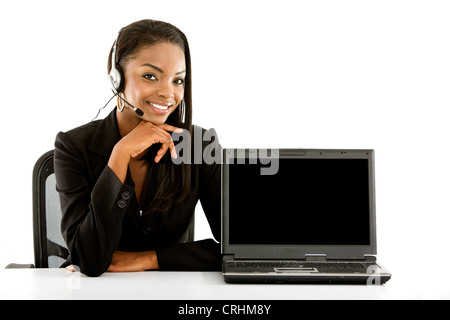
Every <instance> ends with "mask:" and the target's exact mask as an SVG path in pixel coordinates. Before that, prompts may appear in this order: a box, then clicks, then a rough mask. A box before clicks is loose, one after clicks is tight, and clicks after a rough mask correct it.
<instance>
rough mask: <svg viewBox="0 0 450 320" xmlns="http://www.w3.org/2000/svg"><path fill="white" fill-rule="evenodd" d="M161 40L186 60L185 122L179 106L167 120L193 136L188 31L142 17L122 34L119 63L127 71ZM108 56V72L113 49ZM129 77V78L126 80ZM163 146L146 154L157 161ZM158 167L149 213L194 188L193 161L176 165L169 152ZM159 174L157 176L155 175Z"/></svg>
mask: <svg viewBox="0 0 450 320" xmlns="http://www.w3.org/2000/svg"><path fill="white" fill-rule="evenodd" d="M161 42H169V43H172V44H175V45H178V46H179V47H180V48H181V49H182V50H183V51H184V56H185V59H186V77H185V82H184V98H183V100H184V104H185V122H184V123H182V115H181V108H180V107H178V108H177V110H175V112H173V113H172V114H171V115H170V116H169V117H168V118H167V120H166V123H167V124H170V125H172V126H175V127H178V128H183V129H184V130H188V131H189V134H190V136H191V137H192V74H191V55H190V51H189V44H188V41H187V38H186V36H185V35H184V33H183V32H182V31H181V30H180V29H178V28H177V27H175V26H173V25H171V24H170V23H167V22H163V21H157V20H150V19H145V20H140V21H136V22H133V23H131V24H130V25H128V26H126V27H125V28H124V29H123V30H122V32H121V33H120V37H119V41H118V44H117V52H116V58H117V64H118V65H119V67H120V68H121V69H122V70H124V69H125V67H126V64H127V62H128V61H129V60H130V59H132V58H133V56H134V55H135V54H137V52H138V51H139V50H140V49H141V48H143V47H145V46H149V45H154V44H158V43H161ZM113 47H114V44H113V46H112V47H111V51H110V53H109V57H108V73H109V71H110V70H111V56H112V48H113ZM123 80H125V79H123ZM160 147H161V145H160V144H156V145H153V146H151V147H150V148H149V149H148V151H147V153H146V156H145V158H146V160H147V161H154V160H153V159H154V158H155V156H156V152H157V151H158V150H159V148H160ZM154 169H156V170H157V172H155V173H154V174H155V175H156V177H157V181H158V182H159V186H158V187H157V190H156V194H155V195H154V199H152V201H150V202H149V203H148V206H149V207H148V208H146V211H147V212H156V211H159V212H167V211H168V210H169V209H170V207H171V205H172V203H173V202H180V201H182V200H183V199H185V198H186V197H187V195H188V194H189V192H190V188H191V167H190V164H187V163H181V164H179V165H175V164H174V163H173V162H172V160H171V157H170V153H169V152H166V154H165V155H164V157H163V158H162V159H161V160H160V162H159V163H158V164H154ZM154 177H155V176H154Z"/></svg>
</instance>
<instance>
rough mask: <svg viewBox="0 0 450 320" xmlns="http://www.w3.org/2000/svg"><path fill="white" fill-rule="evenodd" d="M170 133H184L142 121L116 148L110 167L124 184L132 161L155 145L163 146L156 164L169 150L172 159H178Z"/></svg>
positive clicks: (111, 157)
mask: <svg viewBox="0 0 450 320" xmlns="http://www.w3.org/2000/svg"><path fill="white" fill-rule="evenodd" d="M169 132H175V133H182V132H183V129H180V128H177V127H174V126H171V125H168V124H165V123H163V124H161V125H158V126H156V125H154V124H153V123H151V122H147V121H141V122H140V123H139V124H138V125H137V126H136V128H134V129H133V130H132V131H131V132H130V133H128V134H127V135H126V136H124V137H123V138H122V139H121V140H120V141H119V142H118V143H117V144H116V145H115V146H114V149H113V151H112V153H111V156H110V158H109V162H108V166H109V167H110V168H111V170H112V171H113V172H114V173H115V174H116V176H117V177H118V178H119V179H120V181H121V182H122V183H124V182H125V179H126V174H127V170H128V164H129V163H130V160H131V159H132V158H135V157H137V156H138V155H140V154H142V153H143V152H145V151H146V150H147V149H148V148H150V146H152V145H153V144H155V143H161V144H162V145H161V148H160V149H159V151H158V153H157V154H156V157H155V162H159V161H160V160H161V158H162V157H163V156H164V154H165V153H166V152H167V150H170V154H171V155H172V158H174V159H176V158H177V153H176V150H175V144H174V143H173V140H172V136H171V135H170V133H169Z"/></svg>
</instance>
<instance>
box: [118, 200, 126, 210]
mask: <svg viewBox="0 0 450 320" xmlns="http://www.w3.org/2000/svg"><path fill="white" fill-rule="evenodd" d="M117 205H118V206H119V208H120V209H123V208H125V207H126V206H127V202H126V201H125V200H123V199H120V200H119V201H117Z"/></svg>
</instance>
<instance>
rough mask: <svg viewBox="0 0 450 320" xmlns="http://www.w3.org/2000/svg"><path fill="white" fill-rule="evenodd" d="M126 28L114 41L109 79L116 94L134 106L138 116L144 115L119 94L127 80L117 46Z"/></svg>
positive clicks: (120, 31)
mask: <svg viewBox="0 0 450 320" xmlns="http://www.w3.org/2000/svg"><path fill="white" fill-rule="evenodd" d="M124 29H125V28H122V29H120V30H119V33H118V34H117V39H116V41H115V42H114V46H113V50H112V54H111V70H110V71H109V75H108V77H109V81H110V82H111V86H112V91H113V93H114V96H118V97H119V98H120V99H121V100H122V101H123V102H125V103H127V104H128V105H129V106H130V107H132V108H133V110H134V112H136V114H137V115H138V116H140V117H142V116H143V115H144V111H142V110H141V109H139V108H136V107H135V106H133V105H132V104H131V103H129V102H128V101H127V100H125V99H124V98H122V97H121V96H120V94H119V93H120V92H122V91H123V89H124V86H125V85H124V83H125V81H123V79H124V76H123V71H122V69H121V68H120V66H119V64H118V61H117V46H118V43H119V38H120V34H121V33H122V31H123V30H124Z"/></svg>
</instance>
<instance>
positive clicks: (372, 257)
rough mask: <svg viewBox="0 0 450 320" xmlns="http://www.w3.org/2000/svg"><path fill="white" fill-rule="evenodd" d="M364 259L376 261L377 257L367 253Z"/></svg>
mask: <svg viewBox="0 0 450 320" xmlns="http://www.w3.org/2000/svg"><path fill="white" fill-rule="evenodd" d="M364 260H366V261H367V262H376V261H377V257H375V256H369V255H367V256H364Z"/></svg>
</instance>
